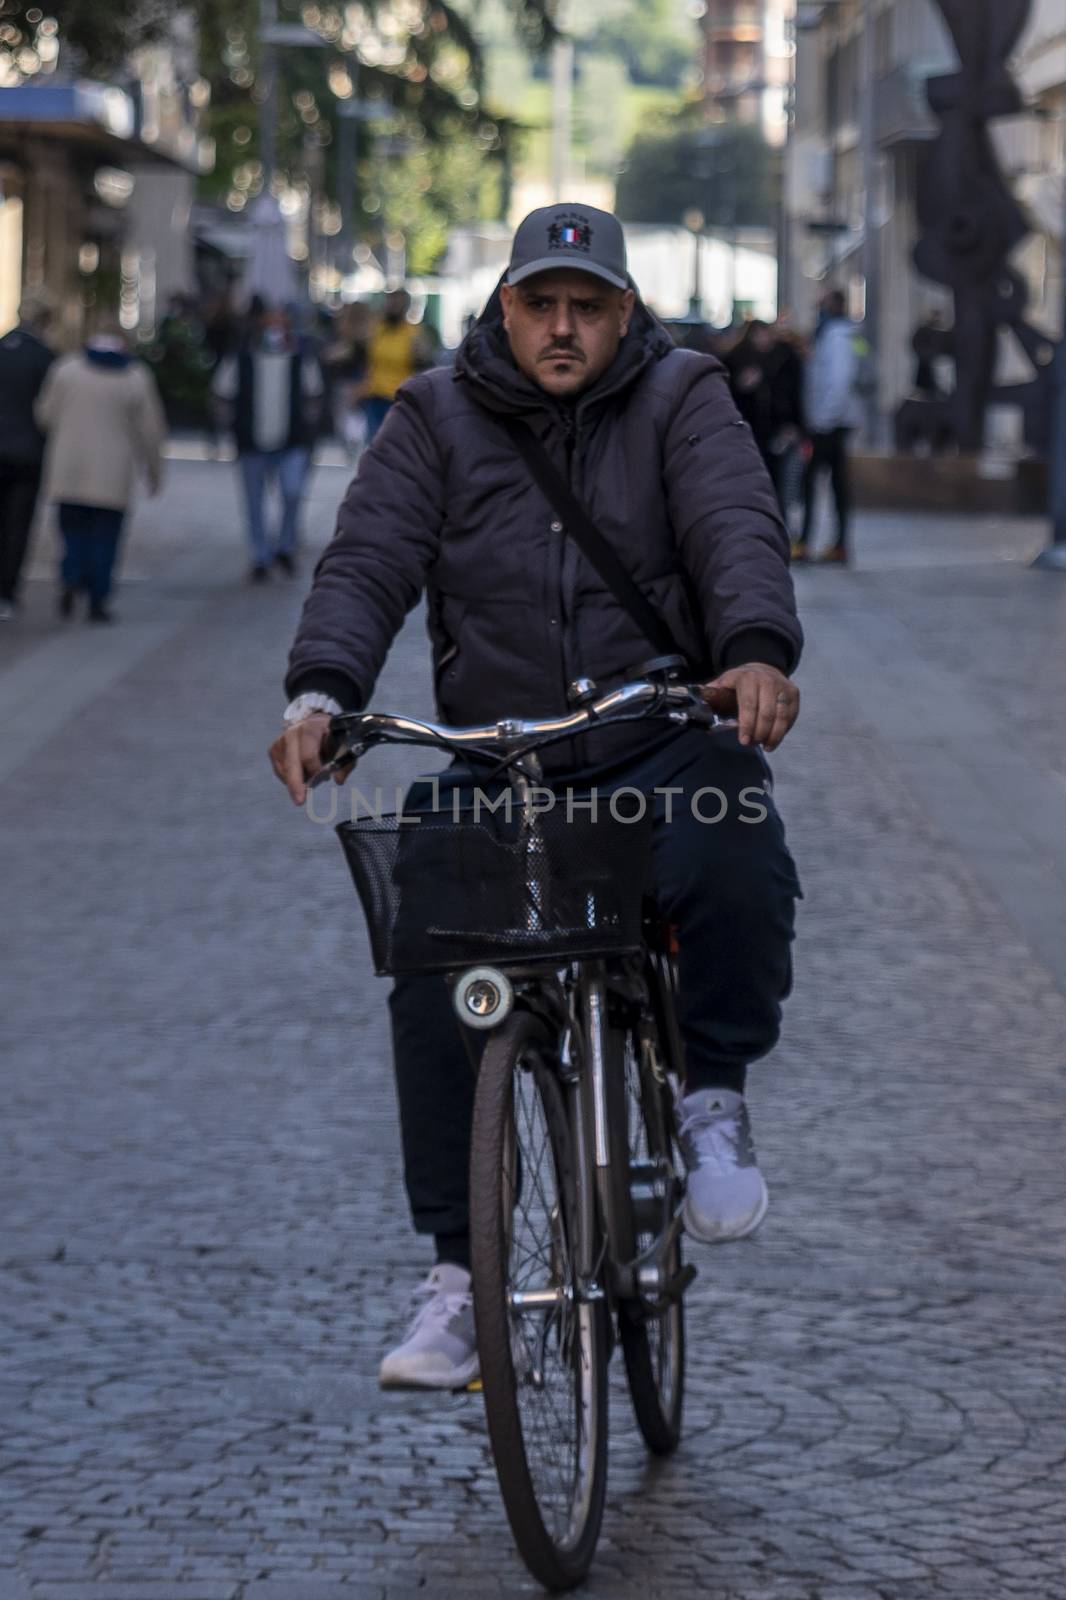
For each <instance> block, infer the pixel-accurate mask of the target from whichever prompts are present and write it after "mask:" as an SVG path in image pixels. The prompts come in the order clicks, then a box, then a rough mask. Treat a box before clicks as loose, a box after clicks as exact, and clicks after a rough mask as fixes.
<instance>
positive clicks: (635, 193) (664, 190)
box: [615, 119, 779, 228]
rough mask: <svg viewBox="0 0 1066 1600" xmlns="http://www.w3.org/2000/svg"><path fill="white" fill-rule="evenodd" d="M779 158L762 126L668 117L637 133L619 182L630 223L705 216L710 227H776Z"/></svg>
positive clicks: (620, 202) (622, 210) (621, 206)
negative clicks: (692, 214) (698, 122)
mask: <svg viewBox="0 0 1066 1600" xmlns="http://www.w3.org/2000/svg"><path fill="white" fill-rule="evenodd" d="M778 181H779V177H778V158H777V153H776V151H774V149H773V148H772V147H771V146H770V145H768V144H767V143H766V140H765V139H764V138H763V136H762V133H761V131H760V130H759V129H758V128H756V127H747V126H743V125H739V124H735V123H721V124H715V125H712V126H710V127H696V126H692V125H690V124H688V122H687V119H673V120H672V121H670V122H664V123H663V124H662V125H661V126H660V127H659V128H658V129H657V130H653V131H651V132H649V133H646V134H642V135H641V136H640V137H638V138H637V139H636V140H635V141H634V143H633V144H632V146H631V147H630V150H629V153H628V155H627V157H626V163H625V167H624V169H623V171H622V173H621V175H620V177H619V179H618V194H617V199H616V202H615V205H616V210H617V212H618V215H619V216H620V217H622V218H623V220H624V221H626V222H659V223H671V224H672V223H678V222H681V221H682V220H683V218H684V215H685V212H686V211H691V210H696V211H701V212H702V213H703V216H704V219H705V221H706V223H707V225H708V227H733V226H736V227H742V228H745V227H752V228H768V227H772V226H773V223H774V219H775V207H776V203H777V186H778Z"/></svg>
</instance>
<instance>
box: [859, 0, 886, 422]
mask: <svg viewBox="0 0 1066 1600" xmlns="http://www.w3.org/2000/svg"><path fill="white" fill-rule="evenodd" d="M860 48H861V51H862V58H861V65H860V71H859V77H860V81H861V84H862V96H863V108H862V183H863V222H862V275H863V281H864V284H865V298H866V305H865V310H864V316H863V327H864V330H865V339H866V343H867V344H868V345H869V346H870V348H871V349H872V350H873V352H874V354H875V355H877V354H878V353H879V351H880V348H881V232H880V226H879V216H878V204H877V187H878V164H877V95H876V92H875V90H876V83H877V49H876V40H875V37H874V13H873V6H872V5H871V3H870V0H863V7H862V40H861V46H860ZM879 387H880V386H879V385H878V387H877V388H875V389H874V390H873V392H872V393H871V394H870V396H869V398H868V400H867V411H866V440H867V445H868V447H869V448H871V449H874V450H877V449H878V448H879V447H880V444H881V396H880V393H879V392H878V390H879Z"/></svg>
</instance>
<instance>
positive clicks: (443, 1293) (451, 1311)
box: [378, 1262, 480, 1389]
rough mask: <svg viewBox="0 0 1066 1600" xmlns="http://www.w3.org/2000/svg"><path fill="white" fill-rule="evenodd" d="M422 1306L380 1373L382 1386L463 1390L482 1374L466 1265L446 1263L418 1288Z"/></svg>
mask: <svg viewBox="0 0 1066 1600" xmlns="http://www.w3.org/2000/svg"><path fill="white" fill-rule="evenodd" d="M415 1295H416V1297H417V1298H418V1299H422V1300H424V1301H425V1304H424V1305H422V1306H420V1307H419V1309H418V1311H417V1313H416V1315H415V1319H414V1321H413V1322H412V1323H411V1327H410V1329H409V1331H408V1334H407V1337H406V1338H405V1339H404V1341H403V1343H402V1344H398V1345H397V1346H396V1348H395V1350H390V1351H389V1353H388V1355H387V1356H386V1357H385V1359H384V1361H383V1362H382V1363H381V1367H380V1369H379V1371H378V1382H379V1383H380V1384H381V1387H382V1388H383V1389H462V1388H464V1387H465V1386H466V1385H467V1384H468V1383H471V1382H473V1380H474V1379H475V1378H476V1377H477V1375H478V1372H479V1370H480V1369H479V1366H478V1358H477V1337H476V1335H475V1333H474V1298H473V1295H472V1294H471V1292H470V1274H469V1272H467V1270H466V1268H465V1267H457V1266H453V1265H452V1264H451V1263H450V1262H442V1263H441V1264H440V1265H439V1266H436V1267H434V1268H433V1271H432V1272H431V1273H430V1275H429V1277H428V1278H427V1279H426V1281H425V1283H422V1284H420V1285H419V1286H418V1288H417V1289H416V1290H415Z"/></svg>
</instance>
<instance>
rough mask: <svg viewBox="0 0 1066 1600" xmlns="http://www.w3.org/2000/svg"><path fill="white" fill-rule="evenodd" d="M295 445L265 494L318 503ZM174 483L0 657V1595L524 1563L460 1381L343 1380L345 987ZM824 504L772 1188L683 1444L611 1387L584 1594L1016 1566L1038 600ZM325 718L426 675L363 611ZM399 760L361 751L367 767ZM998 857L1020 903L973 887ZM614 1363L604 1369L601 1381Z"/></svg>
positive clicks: (322, 871) (1001, 874)
mask: <svg viewBox="0 0 1066 1600" xmlns="http://www.w3.org/2000/svg"><path fill="white" fill-rule="evenodd" d="M343 482H344V474H343V472H342V471H341V470H340V469H338V468H333V469H330V468H324V469H322V470H320V471H319V473H318V475H317V478H316V481H315V492H314V501H313V504H312V506H311V511H310V538H311V541H312V542H314V543H317V542H321V540H322V539H323V538H325V536H326V535H327V533H328V531H329V524H330V514H331V506H332V505H333V504H334V503H335V501H336V499H337V498H338V496H339V494H340V492H341V489H342V487H343ZM234 524H235V500H234V495H233V485H232V473H231V469H228V468H227V467H225V466H221V465H213V464H197V463H192V462H185V463H177V464H175V466H174V468H173V470H172V473H171V480H170V486H169V489H168V491H167V494H166V496H165V498H164V499H163V500H162V501H161V502H158V503H156V504H155V505H153V506H150V507H148V508H146V510H145V511H144V512H143V513H142V515H141V516H140V518H139V519H138V525H137V528H136V530H135V532H134V537H133V541H132V544H131V548H130V552H129V555H128V558H127V573H128V576H129V581H128V582H127V584H126V585H125V588H124V590H123V592H122V594H121V595H120V597H119V605H118V609H119V610H120V611H121V613H122V617H123V622H122V626H121V627H118V628H116V629H114V630H111V631H106V632H105V631H104V630H99V631H91V630H88V629H85V628H82V627H80V626H76V627H73V628H68V629H67V630H66V631H64V632H62V633H61V632H60V630H59V627H58V624H55V623H54V622H53V621H52V618H51V611H50V607H51V599H52V593H51V588H50V585H49V584H48V583H47V582H46V581H44V578H45V573H46V571H47V554H46V549H45V547H42V550H43V551H44V553H43V554H42V558H41V561H40V562H39V564H38V566H37V567H36V568H35V569H34V570H35V572H36V573H38V574H39V575H40V579H41V581H37V582H34V583H32V584H31V585H30V597H29V607H28V615H27V616H26V618H25V619H24V621H22V622H20V623H19V624H18V625H17V626H15V627H11V628H9V629H7V630H6V631H5V633H4V634H3V636H2V637H0V724H2V726H3V728H4V737H3V739H2V741H0V813H2V815H3V817H4V832H3V837H4V851H3V867H2V882H3V895H4V900H3V903H4V908H5V916H4V923H5V940H4V943H5V951H4V959H3V966H2V975H0V983H2V1012H0V1038H2V1043H3V1067H2V1071H3V1079H2V1094H3V1118H2V1141H3V1142H2V1150H3V1157H2V1165H0V1215H2V1216H3V1219H4V1226H3V1236H2V1237H3V1245H2V1251H0V1256H2V1265H0V1306H2V1308H3V1309H2V1314H0V1346H2V1366H0V1422H2V1429H3V1440H2V1446H3V1455H2V1467H3V1470H2V1472H0V1600H81V1597H83V1596H84V1597H85V1600H311V1597H315V1600H401V1597H411V1596H414V1595H416V1594H417V1595H420V1596H424V1597H432V1600H445V1597H447V1600H451V1597H466V1596H470V1597H475V1600H476V1597H480V1596H485V1597H488V1600H498V1597H501V1596H518V1595H522V1594H529V1593H531V1592H533V1590H534V1585H533V1584H532V1583H531V1582H530V1580H528V1579H527V1578H526V1577H525V1575H524V1573H523V1570H522V1569H521V1567H520V1565H519V1563H518V1562H517V1560H516V1558H515V1556H514V1554H513V1551H512V1547H511V1544H510V1541H509V1538H508V1535H507V1532H506V1529H505V1525H504V1521H503V1516H502V1512H501V1508H500V1504H499V1501H498V1497H497V1493H496V1489H495V1484H494V1479H493V1475H492V1471H491V1468H490V1465H489V1462H488V1458H487V1453H486V1439H485V1430H484V1424H483V1419H482V1414H481V1402H480V1399H479V1398H478V1397H477V1396H469V1397H467V1396H464V1397H460V1398H452V1397H446V1398H444V1399H439V1398H418V1397H411V1396H402V1395H395V1394H393V1395H387V1396H386V1395H382V1394H380V1393H379V1392H378V1390H377V1388H376V1386H375V1381H374V1374H375V1368H376V1362H377V1359H378V1355H379V1353H380V1351H381V1348H382V1346H383V1344H384V1343H385V1341H386V1340H387V1339H388V1338H389V1337H390V1336H391V1335H392V1334H393V1333H394V1332H395V1331H396V1330H397V1329H398V1328H399V1327H400V1326H401V1324H402V1322H403V1318H404V1310H405V1303H406V1296H407V1292H408V1291H409V1289H410V1288H411V1287H413V1285H414V1284H415V1283H416V1281H417V1280H418V1278H419V1277H420V1275H421V1274H422V1272H423V1271H424V1270H425V1265H426V1253H425V1249H424V1246H422V1245H420V1244H413V1243H412V1242H411V1240H410V1238H409V1236H408V1232H407V1228H406V1217H405V1206H404V1201H403V1196H402V1192H401V1185H400V1180H399V1151H398V1143H397V1135H396V1128H395V1115H394V1102H393V1090H392V1087H391V1083H390V1080H389V1072H388V1063H387V1054H386V1041H385V1035H384V1031H383V1027H382V1015H381V1011H382V1001H383V986H382V985H381V984H379V983H378V982H377V981H376V980H374V979H372V978H370V977H369V976H368V975H367V960H366V951H365V943H364V938H363V934H362V930H361V925H360V919H359V915H358V911H357V907H356V904H355V901H354V898H353V896H352V895H351V892H350V889H349V888H348V887H347V886H346V883H345V880H344V876H343V869H342V866H341V862H340V859H339V856H338V854H337V852H336V846H335V844H334V842H333V840H332V839H331V838H330V836H329V831H328V829H326V828H324V827H323V828H318V827H315V826H313V825H312V824H311V823H309V822H308V821H307V819H306V818H305V817H303V816H302V815H301V814H299V813H297V812H294V811H293V810H292V808H291V807H290V806H289V805H288V802H287V801H286V800H285V797H284V796H283V794H282V792H281V790H280V788H279V787H278V786H277V785H275V784H274V783H273V782H272V780H270V778H269V775H268V772H267V768H266V765H265V761H264V755H263V750H264V747H265V745H266V743H267V741H268V739H269V737H270V736H271V734H272V732H273V730H274V728H275V725H276V718H277V713H278V709H279V698H280V697H279V688H278V680H279V676H280V668H281V661H282V656H283V652H284V649H285V647H286V645H287V641H288V638H289V635H290V632H291V629H292V626H293V622H294V619H295V615H296V612H297V608H298V603H299V589H300V586H299V585H297V586H296V587H295V588H293V587H287V586H285V585H284V584H282V583H280V582H279V583H276V584H271V586H270V587H269V588H268V589H266V590H265V591H263V590H255V591H252V590H250V589H247V588H245V587H244V585H243V582H242V579H243V555H242V552H241V548H240V544H239V539H238V536H237V534H236V533H235V531H234ZM1039 539H1040V535H1039V529H1038V528H1036V527H1035V526H1032V525H1022V524H1015V525H1011V524H1003V525H992V524H975V525H965V524H962V523H952V522H950V521H943V520H942V521H937V522H931V523H928V524H925V525H920V524H918V523H911V522H903V521H900V520H898V519H897V520H893V519H887V518H881V519H868V520H867V521H866V522H865V523H864V524H863V526H862V527H861V529H860V534H859V556H860V560H859V567H858V570H856V571H854V572H849V573H844V572H837V571H831V572H830V571H826V572H824V573H821V572H817V571H812V572H804V573H801V574H800V575H799V583H800V588H801V593H802V600H803V604H804V611H805V619H806V622H807V626H808V629H809V631H810V633H811V636H812V646H811V650H810V654H809V657H808V660H807V664H806V665H805V667H804V669H803V674H802V683H803V687H804V693H805V698H806V711H805V716H804V722H803V724H802V731H799V730H798V731H797V733H796V735H795V736H794V737H793V739H792V740H791V741H790V742H789V744H788V745H787V746H786V747H785V749H784V750H783V751H782V752H781V754H780V755H779V757H778V758H777V769H778V779H779V795H780V799H781V804H782V807H783V809H784V811H785V814H786V816H787V818H788V821H789V826H790V833H791V837H792V840H793V844H794V848H795V851H796V854H797V858H798V861H799V865H800V870H801V875H802V877H803V879H804V884H805V889H806V895H807V898H806V901H805V904H804V907H803V912H802V929H801V943H800V945H799V962H798V976H797V986H796V992H795V995H794V997H793V999H792V1001H791V1002H790V1005H789V1010H788V1017H787V1037H786V1043H785V1044H784V1045H783V1047H782V1048H781V1049H780V1050H779V1051H778V1052H777V1054H776V1056H775V1057H774V1058H773V1059H772V1060H771V1061H769V1062H767V1063H766V1064H764V1065H763V1066H761V1067H760V1068H759V1069H758V1070H757V1072H756V1073H755V1074H754V1082H753V1088H752V1100H753V1107H754V1115H755V1119H756V1128H757V1132H758V1135H759V1139H760V1148H761V1153H762V1158H763V1162H764V1166H765V1168H766V1170H767V1173H768V1175H769V1178H770V1182H771V1187H772V1194H773V1207H772V1210H771V1213H770V1217H769V1219H768V1221H767V1223H766V1225H765V1228H764V1229H763V1231H762V1233H761V1234H760V1235H759V1237H758V1238H757V1239H755V1240H752V1241H749V1242H747V1243H745V1244H743V1245H740V1246H735V1247H731V1248H725V1249H721V1250H720V1251H718V1252H717V1253H705V1255H704V1256H703V1257H702V1259H701V1261H700V1265H701V1269H702V1270H701V1273H700V1277H699V1279H698V1281H697V1283H696V1285H695V1287H694V1290H693V1292H692V1296H691V1301H690V1329H691V1334H692V1337H691V1356H690V1390H689V1403H688V1426H687V1433H686V1438H685V1442H684V1445H683V1448H682V1449H681V1451H680V1452H679V1454H678V1455H677V1456H676V1458H674V1459H673V1460H672V1461H670V1462H667V1463H664V1464H660V1465H657V1466H656V1465H652V1464H651V1463H649V1462H648V1460H647V1459H646V1457H645V1455H644V1453H643V1451H642V1449H641V1447H640V1444H639V1442H638V1439H637V1436H636V1433H635V1429H634V1426H633V1424H632V1423H631V1421H630V1419H629V1416H628V1414H627V1411H626V1405H625V1399H624V1395H623V1394H622V1393H621V1390H620V1389H617V1390H616V1393H615V1397H614V1399H615V1405H614V1415H613V1418H612V1424H613V1427H614V1435H613V1441H612V1458H611V1472H612V1477H611V1492H610V1500H609V1505H608V1511H607V1516H606V1521H605V1526H604V1537H603V1543H602V1546H601V1552H600V1559H599V1562H598V1565H597V1567H596V1569H595V1573H594V1577H593V1580H592V1583H591V1585H590V1592H591V1593H592V1594H593V1595H597V1596H601V1597H603V1600H637V1597H640V1600H658V1597H665V1596H670V1597H671V1600H675V1597H677V1600H694V1597H696V1596H700V1597H705V1596H712V1597H716V1600H718V1597H720V1600H778V1597H780V1600H815V1597H824V1600H877V1597H880V1600H926V1597H929V1600H933V1597H938V1596H941V1595H951V1596H959V1597H967V1600H974V1597H976V1600H984V1597H989V1600H993V1597H996V1600H998V1597H1001V1596H1018V1597H1024V1600H1053V1597H1054V1600H1061V1596H1062V1595H1063V1594H1064V1593H1066V1548H1064V1546H1066V1528H1064V1519H1063V1504H1064V1497H1066V1401H1064V1399H1063V1382H1062V1364H1063V1353H1064V1350H1066V1285H1064V1278H1063V1268H1064V1266H1066V1243H1064V1232H1063V1223H1064V1220H1066V1194H1064V1191H1066V1177H1064V1168H1063V1160H1062V1127H1063V1111H1064V1109H1066V1094H1064V1082H1063V1039H1064V1024H1066V974H1064V971H1063V968H1062V966H1061V965H1056V962H1057V960H1060V959H1061V958H1058V957H1057V954H1056V952H1057V943H1058V940H1057V937H1056V936H1055V935H1056V933H1058V932H1061V928H1060V926H1059V921H1058V916H1057V913H1058V912H1059V908H1061V906H1062V904H1063V891H1064V890H1066V860H1064V856H1066V843H1064V841H1066V826H1063V824H1064V823H1066V757H1064V754H1063V752H1064V749H1066V746H1064V743H1063V735H1064V733H1066V728H1064V717H1066V711H1064V697H1063V695H1062V692H1061V691H1062V682H1063V668H1064V666H1066V659H1064V658H1066V582H1064V581H1063V580H1061V579H1057V578H1056V577H1055V576H1053V575H1037V574H1034V573H1031V572H1029V571H1028V570H1027V568H1026V566H1025V565H1024V562H1023V561H1022V560H1021V559H1020V558H1021V557H1023V556H1027V555H1028V554H1030V553H1031V552H1032V550H1033V549H1034V548H1035V547H1036V546H1038V544H1039ZM376 699H377V703H378V704H379V705H382V706H387V705H392V706H395V707H397V708H401V707H402V708H406V709H417V708H420V707H423V706H425V704H426V700H427V678H426V672H425V666H424V661H423V652H422V631H421V623H420V621H419V619H418V618H417V617H415V618H413V619H412V620H411V622H410V624H409V627H408V629H407V631H406V632H405V634H404V636H403V638H402V640H401V642H400V644H399V645H398V647H397V649H396V651H395V652H394V655H393V658H392V661H391V662H390V665H389V667H388V669H387V671H386V675H385V678H384V680H383V682H382V684H381V685H380V688H379V691H378V694H377V697H376ZM407 771H410V763H408V765H407V766H406V767H404V766H402V764H401V763H400V762H399V761H398V760H396V759H394V760H392V761H388V760H386V759H384V758H383V757H379V758H376V765H375V766H374V767H372V768H371V769H370V770H369V771H367V772H366V774H365V778H366V781H367V782H372V781H376V780H380V781H388V782H393V781H398V780H399V779H400V778H401V777H402V776H403V775H404V773H405V772H407ZM1019 884H1020V885H1022V886H1023V890H1024V892H1022V891H1020V890H1019V889H1018V885H1019ZM616 1378H617V1374H616Z"/></svg>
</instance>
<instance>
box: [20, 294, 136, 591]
mask: <svg viewBox="0 0 1066 1600" xmlns="http://www.w3.org/2000/svg"><path fill="white" fill-rule="evenodd" d="M34 414H35V416H36V418H37V423H38V426H39V427H40V428H41V429H42V430H43V431H44V432H45V433H46V434H47V435H48V444H47V449H46V453H45V486H46V493H47V496H48V498H49V500H52V501H54V502H55V503H56V506H57V508H58V512H59V530H60V533H61V534H62V535H63V543H64V547H65V550H64V555H63V561H62V566H61V568H60V591H59V614H60V616H62V617H69V616H71V615H72V614H73V611H74V603H75V600H76V598H77V596H78V594H79V593H83V592H84V593H86V594H87V595H88V600H89V621H90V622H112V621H114V618H113V617H112V614H111V612H110V610H109V609H108V600H109V599H110V596H111V585H112V579H113V575H114V569H115V558H116V556H117V554H118V544H119V538H120V537H121V534H122V524H123V521H124V519H125V516H126V512H127V510H128V509H129V505H130V501H131V500H132V498H133V487H134V480H135V478H136V476H137V472H138V470H139V471H140V472H141V473H143V475H144V477H145V478H146V479H147V483H148V491H149V493H150V494H153V495H154V494H158V493H159V490H160V488H161V486H162V481H163V463H162V448H163V439H164V436H165V433H166V423H165V420H164V417H163V407H162V405H161V403H160V400H159V394H158V391H157V389H156V386H155V379H154V378H153V377H152V375H151V373H150V372H149V371H148V368H147V367H146V366H145V365H144V363H143V362H141V361H135V360H134V359H133V358H132V356H131V355H130V353H129V348H128V346H127V344H126V340H125V337H124V335H123V333H122V330H121V328H120V327H119V326H118V323H117V322H113V321H111V320H110V319H108V320H102V321H101V322H100V323H99V324H98V325H97V331H96V333H95V334H94V335H93V336H92V337H91V338H90V339H89V341H88V343H87V344H86V346H85V348H84V350H82V351H80V352H79V353H78V354H76V355H71V356H67V357H65V358H64V359H63V360H62V361H57V362H56V363H55V364H54V366H52V367H51V369H50V370H49V373H48V376H47V378H46V379H45V381H44V386H43V388H42V389H41V392H40V394H39V395H38V397H37V403H36V405H35V406H34Z"/></svg>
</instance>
